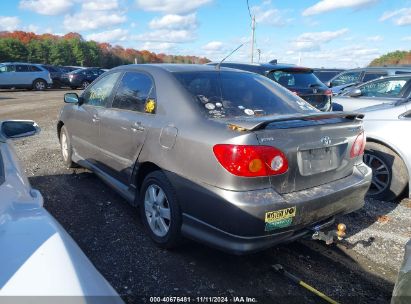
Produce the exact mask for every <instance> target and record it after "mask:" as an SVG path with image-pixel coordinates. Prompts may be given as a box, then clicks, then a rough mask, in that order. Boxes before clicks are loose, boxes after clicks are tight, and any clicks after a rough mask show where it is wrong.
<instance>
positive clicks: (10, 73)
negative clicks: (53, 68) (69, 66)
mask: <svg viewBox="0 0 411 304" xmlns="http://www.w3.org/2000/svg"><path fill="white" fill-rule="evenodd" d="M52 84H53V80H52V79H51V76H50V73H49V71H47V70H46V69H45V68H44V67H42V66H41V65H40V64H32V63H23V62H5V63H0V89H12V88H16V89H29V90H36V91H43V90H45V89H47V87H50V86H51V85H52Z"/></svg>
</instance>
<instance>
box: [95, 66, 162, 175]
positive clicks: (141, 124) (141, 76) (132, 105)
mask: <svg viewBox="0 0 411 304" xmlns="http://www.w3.org/2000/svg"><path fill="white" fill-rule="evenodd" d="M155 98H156V97H155V87H154V81H153V79H152V77H151V76H150V75H148V74H146V73H142V72H131V71H130V72H125V73H124V75H123V76H122V79H121V81H120V82H119V85H118V88H117V92H116V94H115V96H114V98H113V102H112V106H111V108H109V109H107V110H106V111H105V112H104V113H103V114H102V116H101V127H100V149H101V155H100V157H101V159H100V162H99V163H100V165H101V169H102V170H104V171H106V172H107V173H108V174H110V175H112V176H114V177H115V178H117V179H118V180H120V181H121V182H123V183H127V182H128V181H129V179H130V176H131V174H132V171H133V168H134V164H135V162H136V160H137V158H138V155H139V153H140V151H141V148H142V147H143V144H144V141H145V139H146V136H147V131H148V129H149V128H150V126H151V125H152V122H153V120H154V118H155V114H154V113H155ZM147 105H150V106H151V108H150V107H147Z"/></svg>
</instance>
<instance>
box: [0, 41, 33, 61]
mask: <svg viewBox="0 0 411 304" xmlns="http://www.w3.org/2000/svg"><path fill="white" fill-rule="evenodd" d="M0 56H1V57H0V62H4V61H27V56H28V51H27V47H26V46H25V45H24V43H22V42H21V41H20V40H18V39H13V38H5V39H0Z"/></svg>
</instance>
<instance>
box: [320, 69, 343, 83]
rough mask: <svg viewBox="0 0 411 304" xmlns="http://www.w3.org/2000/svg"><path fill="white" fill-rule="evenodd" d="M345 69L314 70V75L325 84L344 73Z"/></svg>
mask: <svg viewBox="0 0 411 304" xmlns="http://www.w3.org/2000/svg"><path fill="white" fill-rule="evenodd" d="M344 71H345V70H344V69H326V68H321V69H314V75H315V76H317V78H318V79H320V80H321V81H322V82H323V83H326V82H328V81H330V80H331V79H332V78H333V77H334V76H335V75H338V74H340V73H341V72H344Z"/></svg>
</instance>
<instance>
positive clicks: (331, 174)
mask: <svg viewBox="0 0 411 304" xmlns="http://www.w3.org/2000/svg"><path fill="white" fill-rule="evenodd" d="M65 102H66V103H67V104H66V105H65V106H64V107H63V108H62V110H61V113H60V118H59V121H58V125H57V132H58V136H59V139H60V143H61V149H62V155H63V159H64V162H65V164H66V165H67V166H68V167H72V166H76V165H80V166H83V167H86V168H88V169H90V170H92V171H93V172H95V174H97V175H98V176H99V177H100V178H102V179H103V180H104V181H105V182H106V183H108V184H109V185H110V186H112V187H113V188H114V189H116V190H117V191H118V192H119V193H120V194H121V195H122V196H123V197H124V198H125V199H126V200H128V201H129V202H131V203H132V204H135V205H138V206H139V210H140V212H141V217H142V220H143V222H144V225H145V227H146V228H147V231H148V234H149V235H150V237H151V238H152V239H153V241H154V242H155V243H157V244H158V245H160V246H162V247H166V248H169V247H172V246H175V245H176V244H178V242H179V240H180V239H181V237H182V236H184V237H187V238H191V239H194V240H198V241H201V242H203V243H206V244H208V245H211V246H213V247H216V248H219V249H222V250H225V251H228V252H232V253H237V254H243V253H249V252H254V251H258V250H261V249H264V248H268V247H271V246H273V245H275V244H278V243H280V242H286V241H292V240H295V239H297V238H300V237H302V236H304V235H306V234H308V233H310V231H312V229H314V228H315V229H318V227H325V226H327V225H330V224H332V223H333V220H334V217H335V216H336V215H339V214H345V213H349V212H352V211H354V210H356V209H358V208H361V207H362V206H363V203H364V195H365V193H366V192H367V190H368V187H369V185H370V180H371V170H370V169H369V168H368V167H367V166H366V165H365V164H364V163H363V161H362V155H363V151H364V145H365V136H364V132H363V127H362V119H361V118H362V116H361V115H358V114H355V113H344V112H335V113H323V112H320V111H318V110H317V109H315V108H314V107H312V106H311V105H310V104H308V103H307V102H305V101H304V100H303V99H301V98H299V97H298V96H296V95H295V94H293V93H291V92H289V91H288V90H287V89H285V88H283V87H281V86H280V85H278V84H276V83H275V82H274V81H272V80H270V79H268V78H266V77H264V76H261V75H258V74H254V73H249V72H244V71H239V70H231V69H226V68H221V69H220V68H219V67H218V66H217V67H214V66H204V65H163V64H159V65H128V66H122V67H118V68H114V69H112V70H110V71H109V72H107V73H105V74H104V75H102V76H100V77H99V78H98V79H97V80H96V81H94V82H93V83H92V84H91V85H90V86H89V87H88V88H87V89H86V90H85V91H84V92H83V94H82V95H81V96H77V94H76V93H67V94H66V95H65Z"/></svg>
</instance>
